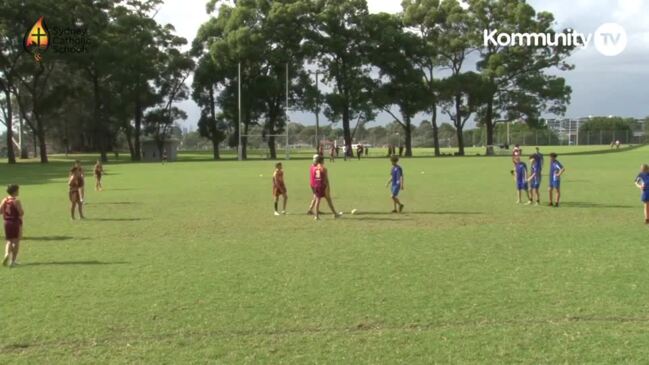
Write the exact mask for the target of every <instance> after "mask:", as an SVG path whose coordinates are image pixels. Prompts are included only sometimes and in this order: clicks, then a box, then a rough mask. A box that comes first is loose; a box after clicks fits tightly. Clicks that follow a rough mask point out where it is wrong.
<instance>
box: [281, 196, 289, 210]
mask: <svg viewBox="0 0 649 365" xmlns="http://www.w3.org/2000/svg"><path fill="white" fill-rule="evenodd" d="M287 202H288V194H287V193H284V201H283V202H282V213H284V214H286V203H287Z"/></svg>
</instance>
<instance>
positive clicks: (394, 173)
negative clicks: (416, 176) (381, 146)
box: [385, 155, 405, 213]
mask: <svg viewBox="0 0 649 365" xmlns="http://www.w3.org/2000/svg"><path fill="white" fill-rule="evenodd" d="M390 161H391V162H392V169H391V170H390V180H388V182H387V183H386V184H385V186H386V187H388V186H391V188H390V191H391V192H392V202H393V203H394V210H393V211H392V213H401V212H403V207H404V205H403V204H401V201H400V200H399V192H400V191H401V190H404V189H405V187H404V186H403V169H402V168H401V166H399V164H398V163H399V157H398V156H395V155H393V156H392V157H390Z"/></svg>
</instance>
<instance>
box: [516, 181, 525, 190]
mask: <svg viewBox="0 0 649 365" xmlns="http://www.w3.org/2000/svg"><path fill="white" fill-rule="evenodd" d="M516 188H517V189H518V190H527V183H526V182H519V183H516Z"/></svg>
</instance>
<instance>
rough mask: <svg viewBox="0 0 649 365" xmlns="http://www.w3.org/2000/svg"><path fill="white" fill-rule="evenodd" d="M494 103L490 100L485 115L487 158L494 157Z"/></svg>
mask: <svg viewBox="0 0 649 365" xmlns="http://www.w3.org/2000/svg"><path fill="white" fill-rule="evenodd" d="M493 111H494V102H493V99H490V100H489V102H488V103H487V113H486V114H485V120H484V124H485V126H486V129H487V151H486V153H487V156H493V155H494V122H493Z"/></svg>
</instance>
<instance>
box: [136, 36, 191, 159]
mask: <svg viewBox="0 0 649 365" xmlns="http://www.w3.org/2000/svg"><path fill="white" fill-rule="evenodd" d="M165 31H167V41H166V44H165V45H166V46H167V47H169V48H167V49H166V50H165V53H163V54H162V55H161V59H160V64H159V67H160V69H159V72H158V75H159V77H158V78H157V79H156V81H155V84H156V95H157V96H158V103H157V105H156V107H155V108H154V109H153V110H151V111H149V112H148V113H147V115H146V118H145V122H146V130H147V132H148V133H149V134H151V135H152V136H153V138H154V140H155V142H156V145H157V146H158V152H159V153H160V154H159V155H160V156H162V152H163V149H164V142H165V141H166V140H167V139H168V138H169V133H170V132H171V131H172V128H173V125H174V122H175V121H176V120H178V119H186V118H187V114H186V113H185V112H183V111H182V110H180V109H178V108H177V107H175V106H174V103H176V102H179V101H182V100H185V99H187V96H188V87H187V85H185V81H186V80H187V78H188V77H189V75H190V73H191V72H192V70H193V68H194V62H193V61H192V59H191V58H190V57H189V55H188V54H186V53H182V52H181V51H180V50H178V49H177V48H176V47H179V46H182V45H183V44H185V43H186V40H185V39H184V38H182V37H176V36H174V35H173V34H172V31H173V28H172V27H171V25H167V27H166V28H165Z"/></svg>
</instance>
